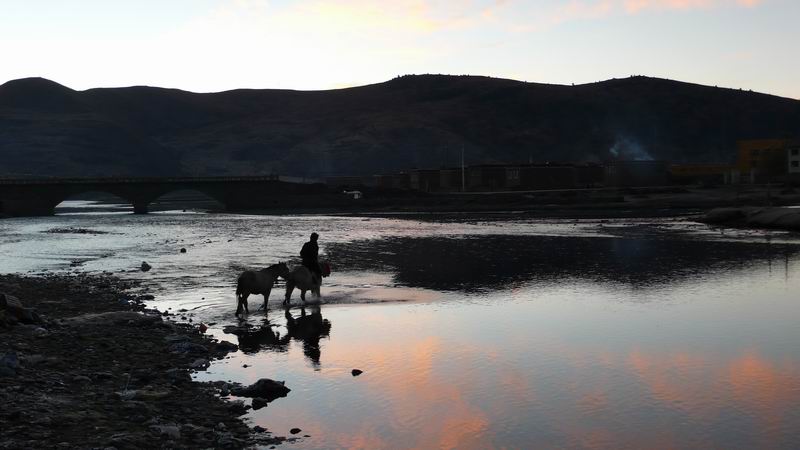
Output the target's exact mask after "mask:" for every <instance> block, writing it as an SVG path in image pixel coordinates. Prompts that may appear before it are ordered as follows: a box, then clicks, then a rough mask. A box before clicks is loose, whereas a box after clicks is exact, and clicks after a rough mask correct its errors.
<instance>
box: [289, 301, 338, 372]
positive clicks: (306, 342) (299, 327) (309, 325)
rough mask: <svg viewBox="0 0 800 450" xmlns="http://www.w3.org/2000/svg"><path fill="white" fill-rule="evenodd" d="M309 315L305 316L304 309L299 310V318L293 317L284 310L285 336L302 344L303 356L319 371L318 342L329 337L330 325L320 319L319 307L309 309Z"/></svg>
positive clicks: (325, 320) (326, 320)
mask: <svg viewBox="0 0 800 450" xmlns="http://www.w3.org/2000/svg"><path fill="white" fill-rule="evenodd" d="M309 309H310V310H311V314H306V308H305V307H302V308H300V317H294V316H293V315H292V312H291V310H290V309H289V308H286V310H285V314H284V316H285V317H286V335H287V336H288V337H290V338H292V339H294V340H297V341H301V342H302V343H303V354H304V355H306V358H308V359H309V360H310V361H311V363H312V364H313V365H314V368H315V369H317V370H319V358H320V354H321V350H320V348H319V341H320V339H322V338H323V337H328V336H330V332H331V323H330V321H328V319H323V318H322V308H321V307H320V306H319V305H316V306H312V307H310V308H309Z"/></svg>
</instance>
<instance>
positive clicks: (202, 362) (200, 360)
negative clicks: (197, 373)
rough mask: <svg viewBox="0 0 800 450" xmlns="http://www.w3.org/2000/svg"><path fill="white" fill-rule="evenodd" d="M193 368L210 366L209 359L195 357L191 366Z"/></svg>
mask: <svg viewBox="0 0 800 450" xmlns="http://www.w3.org/2000/svg"><path fill="white" fill-rule="evenodd" d="M189 367H191V368H192V369H205V368H206V367H208V360H206V359H203V358H198V359H195V360H194V362H192V364H190V366H189Z"/></svg>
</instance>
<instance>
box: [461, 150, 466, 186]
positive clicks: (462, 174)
mask: <svg viewBox="0 0 800 450" xmlns="http://www.w3.org/2000/svg"><path fill="white" fill-rule="evenodd" d="M465 191H466V180H465V176H464V144H461V192H465Z"/></svg>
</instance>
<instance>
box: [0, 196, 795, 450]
mask: <svg viewBox="0 0 800 450" xmlns="http://www.w3.org/2000/svg"><path fill="white" fill-rule="evenodd" d="M68 206H69V209H60V210H59V211H61V212H62V213H61V214H58V215H56V216H53V217H40V218H17V219H4V220H0V254H1V255H2V258H0V272H2V273H10V272H15V273H28V272H30V273H41V272H45V271H47V272H54V271H55V272H71V271H83V272H92V273H97V272H103V271H107V272H111V273H113V274H115V275H117V276H120V277H123V278H131V279H137V280H142V282H143V285H144V287H145V289H146V290H147V291H148V292H150V293H152V294H154V295H155V299H154V300H152V301H151V302H150V305H151V306H153V307H156V308H159V309H165V310H170V311H172V312H175V313H177V314H178V316H177V317H178V318H180V317H185V319H183V320H189V319H191V320H192V321H193V323H200V322H202V323H205V324H209V325H210V329H209V333H211V334H212V335H214V336H215V337H218V338H220V339H225V340H229V341H232V342H234V343H239V344H240V346H241V349H240V351H238V352H236V353H233V354H231V355H230V356H229V357H228V358H227V359H224V360H220V361H216V362H214V363H213V364H212V365H211V367H210V368H209V369H208V370H207V371H205V372H199V373H197V374H196V375H195V377H196V378H197V379H200V380H232V381H237V382H241V383H250V382H253V381H255V380H257V379H259V378H262V377H268V378H273V379H277V380H285V381H286V385H287V386H288V387H290V388H291V389H292V391H291V392H290V393H289V395H288V396H287V397H286V398H281V399H278V400H276V401H274V402H272V403H271V404H270V405H269V406H268V407H266V408H263V409H260V410H258V411H251V412H250V413H249V414H248V418H249V420H250V421H252V422H253V423H255V424H259V425H262V426H264V427H266V428H268V429H270V430H271V431H273V432H275V433H277V434H282V435H287V434H288V432H289V430H290V429H291V428H294V427H298V428H301V429H302V432H301V433H300V434H299V435H298V436H305V435H307V436H308V437H303V438H302V439H300V440H299V441H298V442H296V443H293V444H286V447H287V448H297V449H315V448H320V449H322V448H791V447H793V446H796V445H797V442H800V346H798V342H800V326H798V325H797V324H798V322H800V294H798V293H800V236H798V235H797V234H791V233H785V232H761V231H746V230H740V231H732V230H728V231H720V230H717V229H712V228H709V227H707V226H704V225H699V224H696V223H693V222H691V221H688V220H686V219H682V218H668V219H643V220H636V219H624V220H623V219H620V220H580V221H576V220H564V219H562V220H543V219H529V218H526V217H525V216H524V215H514V214H504V215H496V216H493V215H484V216H468V215H449V216H425V215H416V216H415V215H408V216H405V217H400V218H383V217H342V216H314V215H304V216H251V215H235V214H206V213H203V212H182V211H163V212H159V213H154V214H149V215H146V216H135V215H132V214H129V213H128V211H127V210H126V209H125V208H122V207H120V208H117V209H114V208H111V209H109V208H108V207H104V208H97V207H96V205H93V204H92V203H91V202H79V201H74V202H71V204H70V205H68ZM65 211H67V212H68V213H64V212H65ZM82 211H86V212H82ZM312 231H316V232H318V233H319V234H320V248H321V253H322V254H323V259H326V260H328V261H329V262H330V264H331V266H332V268H333V273H332V275H331V276H330V277H329V278H327V279H326V280H325V284H324V285H323V287H322V295H323V301H322V304H321V305H309V306H307V307H305V308H300V307H299V304H300V300H299V294H298V293H297V292H295V294H294V297H293V299H292V303H293V305H294V306H293V307H292V308H291V309H289V310H284V309H283V308H282V307H281V305H280V302H281V301H282V299H283V292H282V289H281V287H282V286H281V287H276V289H275V290H274V291H273V293H272V296H271V297H270V305H269V310H268V312H267V313H264V312H263V311H256V309H257V308H258V306H259V305H260V304H261V302H262V300H261V297H260V296H257V297H251V299H250V310H251V313H250V315H249V316H248V317H247V322H248V323H249V324H250V325H252V326H254V327H261V330H262V331H261V332H260V333H256V334H254V335H252V336H251V337H250V339H247V340H244V341H242V342H239V341H238V339H237V337H236V336H234V335H231V334H226V333H225V332H224V331H223V328H224V327H225V326H228V325H236V324H238V321H237V319H236V318H235V317H234V315H233V313H234V310H235V297H234V289H235V281H236V277H237V275H238V274H239V273H240V272H241V271H242V270H243V269H245V268H260V267H265V266H267V265H269V264H272V263H275V262H278V261H288V262H289V264H290V265H294V264H297V263H298V261H297V254H298V252H299V249H300V247H301V245H302V244H303V242H305V241H306V240H307V239H308V235H309V234H310V233H311V232H312ZM182 248H185V249H186V252H185V253H181V251H180V250H181V249H182ZM142 261H147V262H148V264H150V265H151V266H152V270H150V271H148V272H141V271H140V270H139V266H140V264H141V262H142ZM287 323H288V324H289V325H290V326H288V327H287ZM352 369H360V370H363V374H361V375H360V376H357V377H355V376H353V375H351V370H352Z"/></svg>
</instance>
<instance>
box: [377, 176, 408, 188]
mask: <svg viewBox="0 0 800 450" xmlns="http://www.w3.org/2000/svg"><path fill="white" fill-rule="evenodd" d="M376 178H377V183H378V187H380V188H384V189H410V188H411V177H410V176H409V174H408V173H404V172H402V173H395V174H389V175H378V176H377V177H376Z"/></svg>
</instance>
